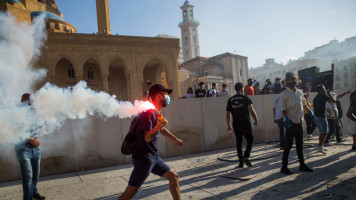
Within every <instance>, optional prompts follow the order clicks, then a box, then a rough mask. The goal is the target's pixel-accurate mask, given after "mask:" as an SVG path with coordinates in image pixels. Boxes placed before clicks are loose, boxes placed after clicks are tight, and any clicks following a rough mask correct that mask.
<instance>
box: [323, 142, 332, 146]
mask: <svg viewBox="0 0 356 200" xmlns="http://www.w3.org/2000/svg"><path fill="white" fill-rule="evenodd" d="M324 146H329V147H330V146H333V144H331V143H330V142H325V143H324Z"/></svg>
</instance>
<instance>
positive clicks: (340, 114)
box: [336, 100, 344, 119]
mask: <svg viewBox="0 0 356 200" xmlns="http://www.w3.org/2000/svg"><path fill="white" fill-rule="evenodd" d="M336 108H337V110H338V111H339V114H338V116H337V118H339V119H341V118H342V116H343V114H344V113H343V111H342V108H341V103H340V101H339V100H337V101H336Z"/></svg>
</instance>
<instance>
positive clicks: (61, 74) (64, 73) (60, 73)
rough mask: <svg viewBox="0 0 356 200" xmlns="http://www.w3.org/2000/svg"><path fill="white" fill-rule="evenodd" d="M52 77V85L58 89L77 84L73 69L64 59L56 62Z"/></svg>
mask: <svg viewBox="0 0 356 200" xmlns="http://www.w3.org/2000/svg"><path fill="white" fill-rule="evenodd" d="M54 75H55V76H54V84H55V85H57V86H58V87H68V86H74V85H75V84H76V83H77V81H76V74H75V70H74V67H73V65H72V63H71V62H70V61H69V60H68V59H66V58H62V59H60V60H59V61H58V63H57V64H56V67H55V69H54Z"/></svg>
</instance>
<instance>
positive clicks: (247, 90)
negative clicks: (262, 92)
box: [244, 78, 255, 95]
mask: <svg viewBox="0 0 356 200" xmlns="http://www.w3.org/2000/svg"><path fill="white" fill-rule="evenodd" d="M252 83H253V80H252V79H251V78H249V79H248V80H247V85H246V86H245V88H244V93H245V95H255V90H254V89H253V87H252Z"/></svg>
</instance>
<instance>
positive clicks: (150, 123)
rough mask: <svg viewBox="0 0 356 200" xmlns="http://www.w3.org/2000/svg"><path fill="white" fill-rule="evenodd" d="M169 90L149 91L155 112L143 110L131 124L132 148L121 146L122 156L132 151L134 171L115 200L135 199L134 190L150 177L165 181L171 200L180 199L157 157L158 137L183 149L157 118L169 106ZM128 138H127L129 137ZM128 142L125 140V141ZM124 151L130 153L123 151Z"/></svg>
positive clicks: (171, 176) (156, 87)
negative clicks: (155, 176)
mask: <svg viewBox="0 0 356 200" xmlns="http://www.w3.org/2000/svg"><path fill="white" fill-rule="evenodd" d="M172 91H173V90H172V89H166V88H165V87H164V86H162V85H159V84H155V85H153V86H152V87H151V88H150V90H149V96H150V98H151V100H152V103H153V105H154V106H155V107H156V109H151V110H147V111H145V112H143V113H141V114H139V115H138V116H137V117H136V118H135V119H134V120H133V122H132V123H131V127H130V131H129V134H132V133H134V134H132V135H133V136H135V142H134V144H133V145H132V144H127V143H129V142H127V143H125V142H124V144H123V146H122V148H121V149H122V152H123V150H124V152H123V153H125V154H128V153H127V152H129V153H131V151H132V163H133V165H134V169H133V171H132V173H131V176H130V179H129V183H128V186H127V187H126V189H125V191H124V192H123V194H122V195H121V196H120V197H119V199H120V200H122V199H131V198H133V197H134V196H135V194H136V193H137V191H138V189H139V188H140V187H141V185H142V184H143V183H144V182H145V180H146V178H147V177H148V176H149V175H150V174H151V173H153V174H155V175H158V176H161V177H163V178H165V179H167V180H168V181H169V189H170V192H171V194H172V197H173V199H181V197H180V189H179V178H178V174H177V173H176V172H174V171H173V170H172V169H171V168H170V167H169V166H168V165H167V164H166V163H165V162H164V161H163V160H162V159H161V158H160V157H159V156H158V153H157V143H158V137H159V135H160V134H162V135H163V136H166V137H167V138H168V139H171V140H172V141H173V142H175V143H176V144H177V145H183V141H182V140H180V139H178V138H177V137H176V136H174V135H173V134H172V133H171V132H169V131H168V130H167V129H166V128H165V126H166V125H167V124H168V122H167V121H166V120H165V119H164V118H163V117H162V115H161V114H160V110H161V109H162V108H164V107H166V106H168V105H169V103H170V97H169V96H168V95H169V94H171V93H172ZM129 134H128V135H129ZM128 140H129V139H128V138H127V136H126V137H125V141H128ZM125 147H130V150H128V151H125Z"/></svg>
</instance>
